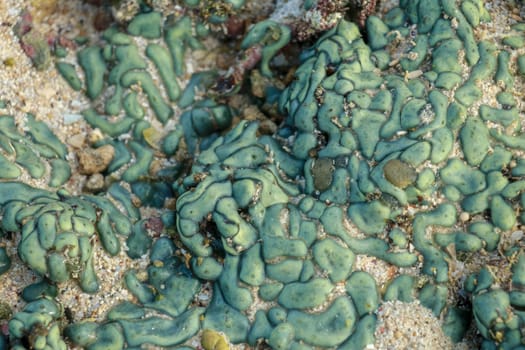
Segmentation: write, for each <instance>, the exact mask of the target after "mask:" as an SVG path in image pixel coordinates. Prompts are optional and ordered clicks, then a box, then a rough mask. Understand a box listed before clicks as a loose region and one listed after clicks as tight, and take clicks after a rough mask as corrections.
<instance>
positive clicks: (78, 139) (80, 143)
mask: <svg viewBox="0 0 525 350" xmlns="http://www.w3.org/2000/svg"><path fill="white" fill-rule="evenodd" d="M85 141H86V135H84V134H75V135H73V136H71V137H70V138H68V139H67V144H68V145H70V146H72V147H74V148H79V149H80V148H82V147H84V142H85Z"/></svg>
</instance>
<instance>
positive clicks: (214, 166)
mask: <svg viewBox="0 0 525 350" xmlns="http://www.w3.org/2000/svg"><path fill="white" fill-rule="evenodd" d="M186 2H187V4H188V5H189V6H193V7H195V6H197V5H199V4H198V3H199V2H198V1H192V2H190V1H186ZM206 3H207V2H206ZM228 3H230V4H231V6H232V8H240V7H241V6H242V3H237V2H228ZM371 3H374V2H371ZM201 5H202V4H201ZM199 6H200V5H199ZM215 20H216V21H217V22H220V21H221V20H223V19H215ZM490 20H491V19H490V14H489V12H488V11H487V9H486V8H485V7H484V4H483V2H482V1H481V0H464V1H454V0H416V1H406V0H401V1H400V3H399V6H397V7H393V8H392V9H390V10H389V11H388V12H386V13H384V14H383V15H381V16H380V15H377V16H376V15H371V16H368V18H367V20H366V24H365V28H364V29H365V33H366V40H365V38H363V36H362V34H361V32H360V29H359V27H358V25H357V24H355V23H352V22H349V21H346V20H344V19H341V20H340V21H338V22H337V24H336V25H335V26H334V27H333V28H331V29H330V30H328V31H327V32H326V33H324V34H323V35H322V36H321V37H320V38H319V40H317V42H316V43H315V44H314V45H313V46H312V47H310V48H308V49H305V50H303V52H302V53H301V57H300V59H301V64H300V65H299V67H298V68H297V70H296V71H295V73H294V79H293V81H292V82H291V83H290V84H289V86H288V87H286V89H284V90H283V91H280V95H279V97H278V108H279V110H280V112H281V113H282V114H284V115H285V120H284V122H283V123H282V125H280V126H279V127H278V129H277V131H276V132H275V134H273V135H259V134H258V128H259V125H258V123H256V122H250V121H241V122H239V123H238V124H237V125H235V126H233V127H232V128H231V129H229V130H227V129H228V128H229V127H230V124H231V123H232V120H233V115H234V114H235V111H234V110H233V109H232V108H231V107H229V106H227V105H224V104H222V103H221V99H220V98H217V96H206V97H202V96H199V95H200V94H201V95H205V94H204V90H206V89H208V88H210V87H212V86H213V84H215V83H216V81H217V73H216V72H199V73H195V74H194V75H193V76H192V77H191V79H190V81H189V83H188V84H187V85H186V87H182V86H181V84H180V82H179V77H181V76H182V75H183V73H184V55H185V52H186V50H187V49H188V48H189V49H197V48H199V47H202V46H201V45H202V44H201V43H200V42H199V39H202V38H204V36H205V35H207V32H202V33H199V32H198V31H196V32H194V30H193V27H194V26H197V27H198V26H199V23H193V24H192V22H195V21H196V20H195V19H192V18H190V17H186V16H184V17H179V18H173V17H169V18H166V19H164V18H163V17H162V15H161V13H160V12H156V11H154V10H153V9H152V8H148V7H147V6H144V8H143V11H142V12H139V13H137V14H136V15H135V16H134V17H133V19H131V20H130V22H129V24H128V26H127V28H126V32H123V31H121V30H120V29H117V27H111V28H109V29H107V30H106V31H105V32H104V33H103V39H104V43H103V44H102V45H98V44H87V45H86V46H85V47H83V48H81V49H80V50H79V51H78V66H79V67H80V68H81V69H82V70H83V72H84V74H83V77H84V79H81V78H80V77H79V76H78V74H77V67H76V65H73V64H71V63H67V62H58V63H57V66H56V67H57V69H58V70H59V71H60V72H61V74H62V75H63V77H64V78H65V79H66V80H67V81H68V83H69V84H70V85H71V87H72V88H73V89H84V90H85V91H86V94H87V96H88V97H89V98H90V99H91V100H93V106H92V107H90V108H89V109H87V110H86V111H85V112H84V113H83V116H84V119H85V120H86V121H87V123H88V124H90V125H91V126H92V127H94V128H99V129H100V130H101V131H102V132H103V133H104V134H105V135H107V137H106V138H104V139H102V140H100V141H99V142H98V144H97V145H96V146H101V145H106V144H110V145H112V146H113V147H114V149H115V156H114V158H113V161H112V162H111V163H110V165H109V168H108V170H107V172H108V173H116V172H118V171H120V173H119V174H120V175H119V176H120V179H121V180H122V181H124V182H127V183H129V184H130V185H131V186H130V188H131V191H132V192H133V193H134V194H135V195H136V196H137V197H139V198H140V200H141V204H142V205H144V206H156V207H159V208H160V207H162V206H163V205H164V203H165V199H166V198H168V197H172V196H175V197H176V204H175V208H174V209H173V211H169V210H166V214H165V215H164V216H163V217H162V222H163V224H164V226H165V227H166V228H170V229H173V230H174V232H175V233H173V235H172V236H171V237H168V236H167V235H164V236H162V237H160V238H156V239H154V240H152V239H151V238H150V237H148V236H147V234H146V232H145V230H144V220H145V218H142V217H141V216H140V213H139V211H138V209H137V208H136V206H135V205H134V202H133V201H132V199H131V198H132V195H131V193H130V192H129V191H128V190H127V189H126V188H125V187H124V186H121V185H120V184H118V183H115V184H113V185H112V186H111V187H110V188H109V189H108V193H107V194H99V195H82V196H78V197H77V196H71V195H69V194H68V193H66V192H64V191H63V190H57V191H56V192H52V191H45V190H40V189H34V188H30V187H29V186H27V185H24V184H21V183H18V182H1V183H0V193H1V194H2V196H0V208H1V212H2V225H1V228H2V231H3V232H20V233H21V242H20V244H19V248H18V249H19V250H18V251H19V255H20V257H21V258H22V260H23V261H24V262H25V263H26V264H27V265H28V266H29V267H30V268H31V269H32V270H34V271H35V272H36V273H38V274H39V275H41V276H42V277H44V279H43V281H42V282H40V283H38V284H35V285H32V286H29V287H27V288H26V289H25V290H24V293H25V296H24V298H25V299H26V300H27V301H28V304H27V306H26V307H25V309H24V310H23V311H21V312H18V313H15V314H14V315H13V317H12V319H11V321H10V322H9V331H10V335H9V342H11V344H15V345H13V346H15V347H14V348H16V349H24V348H35V349H59V348H65V343H64V341H66V340H64V339H67V341H70V342H72V343H74V344H76V345H79V346H81V347H84V348H86V349H100V348H105V349H122V348H140V347H141V346H145V345H155V346H161V347H170V348H172V347H174V348H177V349H190V348H191V347H190V345H189V344H188V343H187V341H188V340H189V339H191V338H192V337H193V336H194V335H196V334H199V332H200V331H202V333H201V334H202V346H203V347H204V348H205V349H226V348H228V342H230V343H232V344H240V343H242V344H248V345H250V346H257V344H261V343H266V344H267V345H268V346H270V347H271V348H272V349H313V348H335V347H337V348H338V349H363V348H365V347H366V346H367V345H368V344H373V343H374V341H375V326H376V323H377V315H376V311H377V309H378V307H379V306H380V305H381V303H382V302H384V301H391V300H399V301H402V302H411V301H413V300H415V299H418V300H419V301H420V302H421V304H422V305H424V306H425V307H427V308H429V309H430V310H431V311H432V312H433V314H434V315H435V316H437V317H441V318H442V319H443V330H444V333H445V334H446V335H448V336H449V337H450V338H451V339H452V340H453V341H454V342H459V341H461V340H462V339H463V337H464V336H465V333H466V332H467V330H468V328H469V327H470V323H471V322H472V321H473V322H474V324H475V326H476V328H477V329H478V331H479V333H480V334H481V336H482V337H483V343H482V348H483V349H520V348H522V347H523V344H524V340H523V339H525V335H524V334H523V329H524V326H525V316H524V314H523V311H522V310H523V307H524V306H525V299H524V296H525V294H524V293H525V292H524V291H523V288H524V286H525V277H524V276H523V274H524V272H523V271H524V269H525V253H524V252H523V239H522V237H520V236H519V233H520V232H521V236H522V235H523V231H522V230H523V226H524V225H525V211H524V207H525V159H524V158H523V152H524V151H525V135H524V131H523V125H522V124H523V122H524V115H523V113H524V111H523V100H522V92H521V91H520V89H521V88H522V87H523V83H524V77H525V58H524V57H525V51H524V47H525V24H524V23H514V24H512V26H511V28H510V32H509V33H506V34H505V35H504V36H503V37H502V38H492V37H491V38H480V37H479V35H477V34H476V32H475V31H476V28H479V27H480V26H483V25H484V23H486V22H488V21H490ZM268 33H273V34H274V35H268ZM289 35H290V32H289V29H288V27H285V26H283V25H282V24H279V23H277V22H271V21H268V22H266V21H265V22H260V23H258V24H256V25H254V26H253V27H252V31H251V32H250V33H248V34H247V36H246V39H245V41H244V42H243V43H242V44H241V46H242V47H243V48H248V47H250V46H251V45H254V44H256V43H259V44H260V45H261V56H262V59H261V62H260V70H261V73H263V74H266V75H271V71H270V61H271V58H272V57H273V56H274V55H275V54H276V53H277V52H278V51H279V50H280V49H281V48H282V47H283V46H284V45H285V44H286V43H287V42H288V41H289ZM134 37H141V40H143V42H144V41H145V42H146V46H145V50H144V52H143V53H142V52H140V51H139V50H140V49H139V45H137V44H136V40H135V38H134ZM263 39H264V40H268V41H264V40H263ZM250 68H251V67H250ZM151 69H156V71H157V73H155V74H157V76H158V78H159V79H154V78H153V74H152V73H151ZM485 84H490V85H491V86H495V87H496V88H495V89H496V91H497V92H496V93H495V94H494V95H493V96H489V95H488V92H487V91H486V89H484V86H485ZM491 91H494V90H491ZM139 99H142V100H143V101H144V100H145V101H147V105H146V104H144V103H142V104H141V103H140V102H139ZM274 100H275V101H277V99H274ZM97 102H98V104H97ZM100 105H102V106H103V108H102V109H101V108H98V109H97V106H100ZM146 108H150V109H151V110H152V111H153V115H154V117H155V118H154V119H153V120H150V121H147V120H146V119H145V118H144V115H145V113H146V112H147V111H145V109H146ZM175 108H181V109H184V113H183V114H182V116H181V117H180V120H179V123H178V124H177V125H176V126H175V127H174V128H173V129H171V130H168V131H166V132H164V133H161V134H160V135H155V136H152V128H154V127H155V125H154V124H160V125H167V124H168V122H169V121H170V120H171V119H172V118H173V115H174V109H175ZM109 116H115V117H111V118H109ZM2 118H3V119H0V123H3V122H5V123H7V124H8V123H9V121H8V120H9V119H8V117H2ZM6 118H7V119H6ZM7 124H6V125H7ZM11 129H12V128H11ZM11 129H10V128H2V130H1V132H0V136H1V137H0V146H2V149H3V150H4V151H6V152H8V153H9V152H11V153H10V154H12V153H13V148H14V152H15V153H16V158H15V163H17V164H19V165H20V166H22V167H24V168H27V171H28V172H29V173H31V174H32V175H33V174H35V172H36V171H37V170H32V168H33V167H36V165H35V162H33V161H30V160H28V161H24V160H23V159H25V158H24V156H23V154H24V153H23V152H24V149H22V148H21V147H22V146H20V145H23V146H24V147H26V148H27V149H29V150H30V147H29V146H26V144H27V145H32V143H35V144H38V145H39V147H40V148H42V147H43V148H42V149H44V150H46V151H48V153H49V156H47V155H46V154H43V153H42V151H39V152H40V153H39V154H40V155H42V156H44V157H46V158H48V159H51V160H50V161H49V162H50V163H52V164H51V174H52V175H51V178H52V180H51V181H52V184H50V185H51V186H52V187H59V186H60V185H61V184H62V183H63V182H64V181H66V179H67V178H68V177H69V173H67V169H68V168H67V164H62V163H63V162H64V153H63V146H62V145H61V144H60V142H58V141H57V140H56V138H54V137H53V136H54V135H52V133H51V132H50V130H49V129H48V128H46V127H45V124H43V123H42V122H38V121H36V120H35V119H34V118H33V117H32V116H29V117H28V131H27V134H29V137H28V136H26V135H20V133H18V132H16V133H15V132H13V133H10V132H9V130H11ZM5 130H7V132H6V131H5ZM225 130H227V131H225ZM15 131H16V130H15ZM127 133H129V134H131V140H129V141H126V139H125V138H121V137H120V136H122V135H123V134H127ZM2 140H3V141H2ZM15 144H17V145H18V144H19V146H15ZM4 146H5V147H4ZM10 146H12V148H9V147H10ZM17 147H18V148H17ZM183 147H187V149H189V151H190V153H191V154H192V155H193V154H194V158H193V160H192V164H191V167H189V169H187V170H188V171H186V168H185V165H184V164H174V165H173V166H172V167H171V168H163V169H160V170H159V171H158V172H157V173H152V172H151V168H152V167H151V165H152V162H153V160H154V159H155V158H156V157H157V158H158V157H164V158H169V157H172V156H174V155H175V154H176V153H177V152H178V151H180V150H181V148H183ZM26 157H29V156H26ZM35 157H37V158H36V159H37V160H38V156H37V155H35ZM132 157H133V159H134V161H133V162H132V163H131V164H129V160H130V159H132ZM6 159H7V158H6ZM0 160H1V158H0ZM5 162H6V164H9V162H8V161H7V160H6V161H5ZM53 162H57V164H56V166H57V167H58V168H59V169H60V170H56V171H54V170H53V169H54V166H55V165H54V163H53ZM59 162H60V163H59ZM58 163H59V164H58ZM10 167H11V168H12V171H13V172H15V173H16V171H17V170H18V168H17V166H16V165H13V164H10ZM2 171H3V170H2ZM6 171H7V170H6ZM53 173H55V174H57V175H56V176H53ZM7 174H8V175H9V172H8V173H7ZM36 175H38V174H36ZM36 175H35V176H36ZM3 177H4V178H13V177H12V176H6V175H3ZM14 178H16V176H14ZM11 181H12V180H11ZM95 234H97V235H98V237H99V239H100V241H101V242H102V245H103V246H104V248H105V250H106V251H107V252H108V253H109V254H116V253H117V252H118V251H119V249H120V246H119V242H120V241H119V239H118V235H124V236H127V241H126V242H127V246H128V248H129V252H128V254H129V255H130V256H131V257H138V256H141V255H143V254H149V261H150V263H149V265H148V267H147V269H146V272H147V277H146V278H139V272H138V271H128V272H127V273H126V276H125V284H126V286H127V288H128V289H129V291H130V292H131V293H132V294H133V296H134V297H135V301H134V302H123V303H121V304H119V305H117V306H115V307H114V308H113V309H112V310H111V311H110V312H109V313H108V315H107V319H106V321H105V322H103V323H96V322H92V321H89V320H86V321H82V322H79V323H71V324H67V325H65V324H64V321H63V316H62V311H61V308H60V305H58V304H57V303H56V302H55V301H54V300H53V298H54V296H55V295H56V287H55V284H56V283H60V282H62V281H64V280H67V279H69V278H74V279H76V280H78V282H79V285H80V287H81V288H82V289H83V290H84V291H87V292H96V289H97V276H99V277H98V278H102V276H101V275H102V273H103V272H97V271H94V270H93V266H92V264H91V259H92V256H91V244H92V240H91V237H92V236H93V235H95ZM508 237H514V240H513V241H512V244H509V238H508ZM176 243H177V244H176ZM181 248H183V249H184V250H185V251H186V252H187V253H188V254H186V255H183V254H177V251H179V250H180V249H181ZM0 252H3V253H2V254H1V255H0V258H1V261H2V265H1V266H0V268H1V269H0V270H1V271H2V272H3V271H5V270H6V269H8V268H9V262H8V257H7V256H6V255H5V252H4V251H0ZM359 256H372V257H375V258H377V259H379V260H382V261H384V262H385V263H386V264H388V265H389V266H393V268H394V271H395V273H394V275H392V276H391V278H390V279H389V280H388V281H387V282H386V284H385V285H379V284H378V282H377V281H376V279H375V276H374V275H373V273H372V272H370V271H366V269H360V268H358V267H357V263H356V259H357V257H359ZM476 256H479V257H478V258H476ZM184 257H186V258H187V259H184ZM484 257H485V258H484ZM476 259H478V260H476ZM471 260H476V261H479V262H481V263H484V264H485V265H486V266H478V267H475V268H473V269H472V270H473V271H472V273H471V274H470V275H468V276H467V275H463V276H462V277H461V278H458V277H457V276H456V274H457V273H458V271H459V270H458V267H457V266H458V265H466V264H468V263H469V261H471ZM495 260H498V261H502V260H503V261H505V263H506V265H505V266H506V269H507V271H506V273H505V274H502V275H500V274H499V273H498V268H499V266H493V265H491V261H495ZM505 276H506V277H505ZM207 283H210V285H211V286H212V287H211V288H212V289H213V292H212V298H211V301H210V302H209V304H207V305H206V306H202V305H196V303H195V296H196V295H197V294H198V292H199V291H200V290H201V288H202V286H203V285H204V284H207ZM458 290H459V292H458ZM454 293H458V294H459V293H461V294H462V295H464V296H466V297H468V299H469V302H468V303H465V302H464V300H463V298H460V297H459V296H458V295H455V294H454ZM7 341H8V340H7V339H4V344H5V345H4V347H6V346H7ZM0 348H1V346H0Z"/></svg>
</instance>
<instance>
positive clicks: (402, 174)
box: [383, 159, 417, 188]
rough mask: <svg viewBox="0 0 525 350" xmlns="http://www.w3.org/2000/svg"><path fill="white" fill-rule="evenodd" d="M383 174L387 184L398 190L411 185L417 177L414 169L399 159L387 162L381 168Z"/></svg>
mask: <svg viewBox="0 0 525 350" xmlns="http://www.w3.org/2000/svg"><path fill="white" fill-rule="evenodd" d="M383 172H384V174H385V178H386V179H387V180H388V182H390V183H391V184H392V185H394V186H396V187H399V188H406V187H407V186H408V185H411V184H413V183H414V181H416V177H417V174H416V171H415V170H414V168H412V167H411V166H410V165H409V164H408V163H405V162H403V161H401V160H399V159H391V160H389V161H388V162H387V163H386V164H385V166H384V167H383Z"/></svg>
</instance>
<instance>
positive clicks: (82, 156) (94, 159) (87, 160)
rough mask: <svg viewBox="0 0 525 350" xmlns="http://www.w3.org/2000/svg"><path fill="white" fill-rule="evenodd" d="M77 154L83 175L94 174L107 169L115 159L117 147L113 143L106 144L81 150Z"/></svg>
mask: <svg viewBox="0 0 525 350" xmlns="http://www.w3.org/2000/svg"><path fill="white" fill-rule="evenodd" d="M77 155H78V165H79V172H80V173H81V174H83V175H92V174H96V173H100V172H102V171H104V170H106V168H107V167H108V165H109V163H111V161H112V160H113V156H114V155H115V149H114V148H113V146H111V145H104V146H102V147H99V148H96V149H93V148H87V149H83V150H80V151H79V152H78V153H77Z"/></svg>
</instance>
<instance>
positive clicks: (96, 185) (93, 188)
mask: <svg viewBox="0 0 525 350" xmlns="http://www.w3.org/2000/svg"><path fill="white" fill-rule="evenodd" d="M84 189H85V190H86V191H89V192H93V193H97V192H100V191H102V190H103V189H104V176H103V175H102V174H100V173H96V174H93V175H91V176H90V177H89V178H88V180H87V181H86V186H85V187H84Z"/></svg>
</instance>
